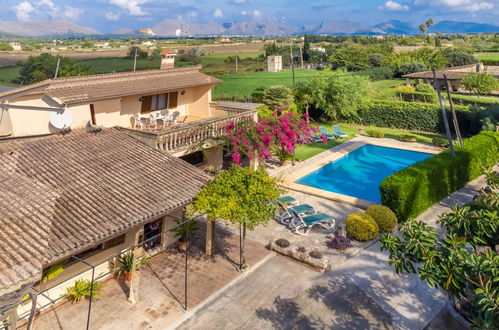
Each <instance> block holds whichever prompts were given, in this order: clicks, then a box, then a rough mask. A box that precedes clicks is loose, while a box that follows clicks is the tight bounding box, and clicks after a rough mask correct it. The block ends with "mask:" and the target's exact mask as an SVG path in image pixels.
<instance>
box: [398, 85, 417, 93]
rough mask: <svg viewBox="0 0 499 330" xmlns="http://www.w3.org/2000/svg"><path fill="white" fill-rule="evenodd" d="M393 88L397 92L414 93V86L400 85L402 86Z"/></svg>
mask: <svg viewBox="0 0 499 330" xmlns="http://www.w3.org/2000/svg"><path fill="white" fill-rule="evenodd" d="M395 90H396V91H397V92H407V93H414V92H415V91H416V88H414V86H407V85H402V86H397V87H395Z"/></svg>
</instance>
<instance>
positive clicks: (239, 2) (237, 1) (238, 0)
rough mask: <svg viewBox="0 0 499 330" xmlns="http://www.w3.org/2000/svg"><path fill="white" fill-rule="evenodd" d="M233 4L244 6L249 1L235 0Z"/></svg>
mask: <svg viewBox="0 0 499 330" xmlns="http://www.w3.org/2000/svg"><path fill="white" fill-rule="evenodd" d="M232 2H233V3H235V4H237V5H242V4H245V3H246V2H248V1H247V0H233V1H232Z"/></svg>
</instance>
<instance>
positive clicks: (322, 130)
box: [319, 126, 336, 140]
mask: <svg viewBox="0 0 499 330" xmlns="http://www.w3.org/2000/svg"><path fill="white" fill-rule="evenodd" d="M319 131H320V132H321V134H322V135H324V136H325V137H326V138H327V139H328V140H332V139H336V136H335V135H333V134H329V133H328V132H327V129H326V128H325V127H324V126H320V127H319Z"/></svg>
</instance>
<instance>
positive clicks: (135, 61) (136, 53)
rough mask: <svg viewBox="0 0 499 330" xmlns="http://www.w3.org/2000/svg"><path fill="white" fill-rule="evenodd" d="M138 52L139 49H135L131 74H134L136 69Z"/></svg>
mask: <svg viewBox="0 0 499 330" xmlns="http://www.w3.org/2000/svg"><path fill="white" fill-rule="evenodd" d="M138 52H139V48H138V47H137V48H135V56H134V58H133V72H135V70H136V69H137V55H138Z"/></svg>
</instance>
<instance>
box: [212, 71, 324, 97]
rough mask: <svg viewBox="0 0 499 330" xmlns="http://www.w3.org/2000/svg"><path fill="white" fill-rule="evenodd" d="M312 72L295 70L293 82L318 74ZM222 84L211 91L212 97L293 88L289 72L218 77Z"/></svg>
mask: <svg viewBox="0 0 499 330" xmlns="http://www.w3.org/2000/svg"><path fill="white" fill-rule="evenodd" d="M318 72H319V71H314V70H295V82H299V81H305V80H306V79H310V78H312V77H314V76H315V75H317V74H318ZM220 79H222V80H223V83H221V84H219V85H218V86H216V87H215V88H214V89H213V96H214V97H215V98H216V97H220V96H248V95H251V93H252V92H253V91H254V90H255V89H256V88H258V87H270V86H277V85H281V86H288V87H292V86H293V74H292V72H291V70H284V71H281V72H252V73H244V74H231V75H227V76H223V77H220Z"/></svg>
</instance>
